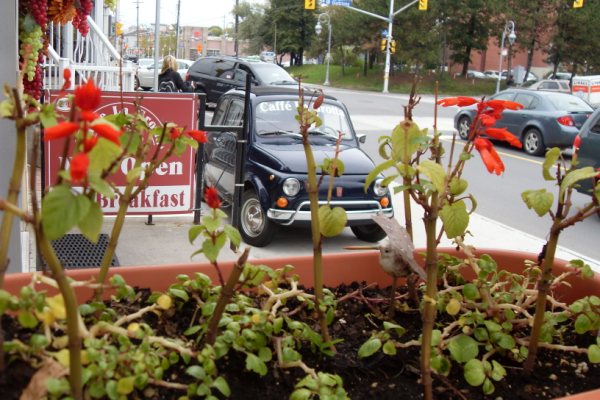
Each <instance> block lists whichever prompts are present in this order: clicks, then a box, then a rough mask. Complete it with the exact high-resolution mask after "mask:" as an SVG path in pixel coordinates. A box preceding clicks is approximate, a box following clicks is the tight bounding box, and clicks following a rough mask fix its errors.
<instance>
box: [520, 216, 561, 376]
mask: <svg viewBox="0 0 600 400" xmlns="http://www.w3.org/2000/svg"><path fill="white" fill-rule="evenodd" d="M559 223H560V222H554V224H553V226H552V229H551V230H550V237H549V238H548V242H547V243H546V254H545V255H544V260H543V261H542V277H541V280H540V282H539V283H538V297H537V301H536V304H535V317H534V319H533V329H532V331H531V337H530V338H529V353H528V354H527V360H525V364H524V365H523V369H524V371H525V373H526V374H531V372H532V371H533V367H534V366H535V360H536V357H537V351H538V347H539V346H538V344H539V340H540V332H541V330H542V326H543V325H544V316H545V314H546V297H547V295H548V290H549V288H550V284H551V283H552V266H553V265H554V257H555V254H556V246H557V245H558V237H559V235H560V229H556V226H557V224H559Z"/></svg>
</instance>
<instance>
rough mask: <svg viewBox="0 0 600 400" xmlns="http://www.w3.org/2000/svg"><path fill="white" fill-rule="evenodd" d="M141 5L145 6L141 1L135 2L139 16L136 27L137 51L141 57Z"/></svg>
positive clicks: (136, 0)
mask: <svg viewBox="0 0 600 400" xmlns="http://www.w3.org/2000/svg"><path fill="white" fill-rule="evenodd" d="M140 4H143V3H142V2H141V1H140V0H135V8H136V14H137V20H136V27H135V35H136V37H135V49H136V52H137V55H138V58H139V56H140Z"/></svg>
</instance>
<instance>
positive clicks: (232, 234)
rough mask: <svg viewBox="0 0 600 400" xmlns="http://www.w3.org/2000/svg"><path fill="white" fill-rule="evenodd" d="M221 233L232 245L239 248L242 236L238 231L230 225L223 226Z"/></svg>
mask: <svg viewBox="0 0 600 400" xmlns="http://www.w3.org/2000/svg"><path fill="white" fill-rule="evenodd" d="M223 232H225V235H227V237H228V238H229V241H230V242H231V243H233V245H234V246H235V247H239V245H240V243H241V242H242V236H241V235H240V231H238V230H237V229H236V228H234V227H233V226H232V225H229V224H226V225H224V226H223Z"/></svg>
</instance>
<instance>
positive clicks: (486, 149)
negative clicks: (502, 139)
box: [473, 138, 504, 175]
mask: <svg viewBox="0 0 600 400" xmlns="http://www.w3.org/2000/svg"><path fill="white" fill-rule="evenodd" d="M473 144H474V145H475V149H477V151H478V152H479V155H480V156H481V160H482V161H483V164H484V165H485V167H486V168H487V170H488V172H489V173H490V174H491V173H495V174H496V175H500V174H502V172H504V163H502V160H501V159H500V156H499V155H498V153H497V152H496V149H495V148H494V145H493V144H492V142H490V141H489V140H487V139H483V138H475V140H474V141H473Z"/></svg>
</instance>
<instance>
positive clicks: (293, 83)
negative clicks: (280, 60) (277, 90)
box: [270, 80, 298, 85]
mask: <svg viewBox="0 0 600 400" xmlns="http://www.w3.org/2000/svg"><path fill="white" fill-rule="evenodd" d="M296 83H298V82H296V81H288V80H282V81H275V82H271V83H270V85H288V84H289V85H295V84H296Z"/></svg>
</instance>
